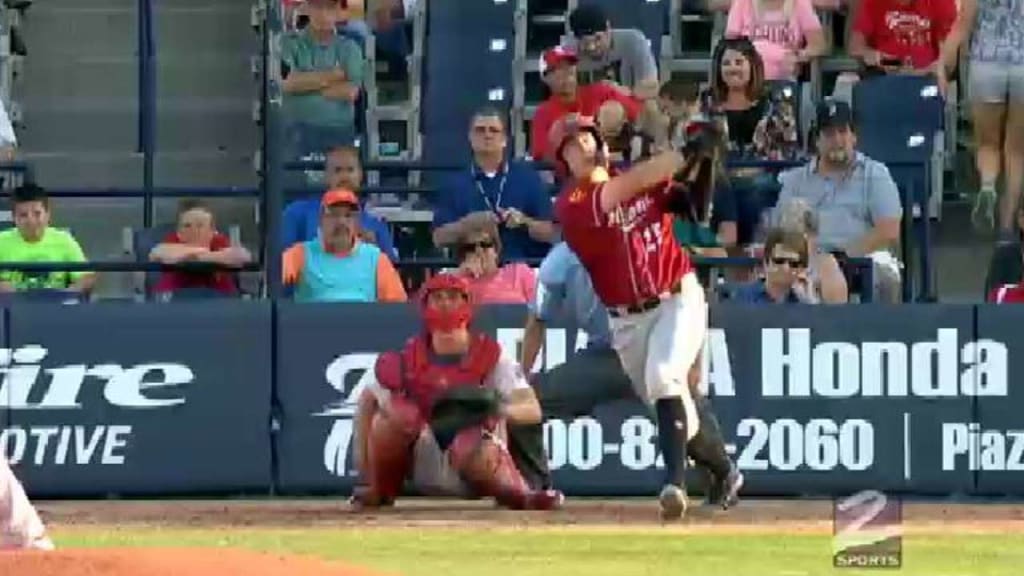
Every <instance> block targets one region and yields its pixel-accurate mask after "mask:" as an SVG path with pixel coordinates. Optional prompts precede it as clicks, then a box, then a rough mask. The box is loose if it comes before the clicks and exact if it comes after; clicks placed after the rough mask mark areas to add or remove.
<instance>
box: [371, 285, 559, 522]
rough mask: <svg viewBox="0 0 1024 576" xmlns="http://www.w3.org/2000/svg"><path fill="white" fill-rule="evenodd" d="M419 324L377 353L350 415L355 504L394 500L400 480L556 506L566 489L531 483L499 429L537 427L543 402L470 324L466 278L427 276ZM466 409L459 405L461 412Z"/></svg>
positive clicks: (441, 490)
mask: <svg viewBox="0 0 1024 576" xmlns="http://www.w3.org/2000/svg"><path fill="white" fill-rule="evenodd" d="M420 306H421V310H422V315H423V320H424V327H425V331H424V333H423V334H422V335H419V336H417V337H414V338H411V339H410V340H409V341H408V342H407V343H406V345H405V347H404V348H403V349H402V350H401V351H396V352H386V353H384V354H381V355H380V357H379V358H378V360H377V364H376V366H375V368H374V375H375V379H374V381H373V382H372V383H371V384H370V385H369V386H368V387H367V390H366V391H365V392H364V393H363V394H362V396H361V398H360V401H359V409H358V411H357V415H356V422H357V424H356V466H357V468H358V469H359V472H360V476H361V480H362V485H361V486H360V487H359V488H357V489H356V491H355V493H354V494H353V497H352V503H353V504H354V505H355V506H357V507H361V508H367V507H369V508H374V507H379V506H384V505H390V504H392V503H393V502H394V501H395V499H396V498H397V496H398V495H399V492H400V491H401V489H402V488H403V486H404V484H405V483H406V481H407V480H410V479H411V480H412V482H413V485H414V486H415V487H416V488H417V489H418V490H419V491H420V492H423V493H426V494H432V495H447V496H463V497H474V496H477V497H490V498H494V499H495V500H496V501H497V503H498V504H500V505H502V506H505V507H507V508H511V509H519V510H524V509H525V510H552V509H556V508H559V507H560V506H561V505H562V502H563V501H564V497H563V495H562V494H561V493H560V492H558V491H556V490H551V489H533V488H531V487H530V486H529V484H528V483H527V482H526V480H524V478H523V476H522V474H521V473H520V472H519V469H518V468H517V467H516V465H515V463H514V461H513V460H512V457H511V455H510V454H509V451H508V449H507V448H506V445H505V440H504V438H505V435H506V432H505V427H506V424H509V425H527V424H536V423H539V422H540V420H541V410H540V405H539V404H538V403H537V397H536V396H535V395H534V393H533V389H532V388H530V386H529V384H528V383H527V382H526V378H525V377H524V376H523V373H522V371H521V370H520V369H519V364H518V363H517V362H516V361H515V360H513V359H511V358H507V357H504V356H503V355H502V353H501V348H500V346H499V345H498V343H497V342H496V341H495V340H494V339H493V338H491V337H490V336H487V335H485V334H476V333H472V332H470V331H469V328H468V327H469V323H470V321H471V320H472V316H473V303H472V301H471V296H470V291H469V285H468V283H467V282H466V280H465V279H463V278H461V277H458V276H454V275H451V274H440V275H437V276H434V277H433V278H431V279H430V280H428V281H427V283H426V284H425V285H424V287H423V290H422V292H421V295H420ZM462 408H466V410H464V411H463V410H461V409H462Z"/></svg>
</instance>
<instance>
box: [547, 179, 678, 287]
mask: <svg viewBox="0 0 1024 576" xmlns="http://www.w3.org/2000/svg"><path fill="white" fill-rule="evenodd" d="M608 178H609V176H608V173H607V172H606V171H605V170H603V169H600V168H599V169H597V170H595V172H594V174H593V176H592V177H591V178H590V180H588V181H585V182H580V183H576V184H569V185H567V187H566V188H565V189H563V190H562V193H561V194H559V196H558V199H557V200H556V201H555V214H556V215H557V218H558V221H559V223H560V224H561V226H562V237H563V238H564V239H565V241H566V243H567V244H568V245H569V248H571V249H572V251H573V252H575V253H576V256H577V257H579V259H580V262H582V263H583V266H584V268H586V269H587V272H588V273H589V274H590V279H591V282H592V283H593V285H594V292H595V293H597V296H598V298H600V299H601V301H602V302H603V303H604V305H605V306H609V307H617V306H629V305H632V304H638V303H640V302H643V301H644V300H648V299H650V298H655V297H658V296H659V295H661V294H664V293H665V292H668V291H669V290H670V289H671V288H672V287H673V285H674V284H676V283H677V282H679V281H680V280H681V279H682V277H683V276H684V275H686V273H688V272H689V271H690V270H691V269H692V265H691V263H690V259H689V257H688V256H687V255H686V253H685V252H684V251H683V250H682V248H680V247H679V243H678V242H676V239H675V235H674V234H673V232H672V214H670V213H669V212H667V210H666V204H667V201H668V197H667V195H666V190H667V183H666V184H662V185H658V186H655V187H653V188H651V189H649V190H646V191H644V192H642V193H640V194H639V195H637V196H635V197H634V198H632V199H631V200H629V201H628V202H625V203H623V204H621V205H619V206H618V207H617V208H616V209H615V210H613V211H612V212H609V213H605V212H604V211H602V210H601V200H600V199H601V193H602V191H603V190H604V184H605V183H606V182H607V181H608Z"/></svg>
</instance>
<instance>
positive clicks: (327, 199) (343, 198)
mask: <svg viewBox="0 0 1024 576" xmlns="http://www.w3.org/2000/svg"><path fill="white" fill-rule="evenodd" d="M337 204H347V205H348V206H350V207H352V208H354V209H356V210H358V209H359V198H357V197H356V195H355V193H354V192H352V191H351V190H347V189H345V188H335V189H334V190H328V191H327V192H326V193H325V194H324V195H323V198H321V199H320V208H321V209H324V208H327V207H329V206H335V205H337Z"/></svg>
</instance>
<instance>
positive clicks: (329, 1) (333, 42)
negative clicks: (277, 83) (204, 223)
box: [281, 0, 365, 157]
mask: <svg viewBox="0 0 1024 576" xmlns="http://www.w3.org/2000/svg"><path fill="white" fill-rule="evenodd" d="M305 11H306V13H307V14H308V15H309V26H307V27H306V28H305V29H303V30H300V31H296V32H291V33H289V34H287V35H285V37H284V39H283V41H282V46H281V51H282V57H281V59H282V62H281V75H282V77H283V78H284V83H283V88H284V93H285V99H284V109H285V113H286V118H287V122H288V134H289V144H290V145H291V147H292V150H291V152H292V153H293V154H292V156H293V157H302V156H306V155H311V154H315V153H318V152H321V151H323V150H326V149H328V148H332V147H334V146H338V145H346V144H352V143H353V142H354V141H355V139H356V129H355V128H356V116H355V115H356V107H355V102H356V100H357V99H358V98H359V93H360V90H361V88H362V85H363V74H364V66H365V63H364V61H363V52H362V49H361V48H360V47H359V45H358V44H357V43H356V42H355V41H353V40H351V39H349V38H345V37H344V36H341V35H339V34H338V31H337V29H336V23H337V16H338V6H337V0H307V1H306V6H305Z"/></svg>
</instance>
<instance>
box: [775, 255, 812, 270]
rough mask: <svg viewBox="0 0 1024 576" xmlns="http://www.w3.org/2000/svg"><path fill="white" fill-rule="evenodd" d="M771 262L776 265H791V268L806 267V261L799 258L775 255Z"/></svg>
mask: <svg viewBox="0 0 1024 576" xmlns="http://www.w3.org/2000/svg"><path fill="white" fill-rule="evenodd" d="M771 263H772V264H774V265H776V266H789V267H790V268H803V267H804V261H803V260H801V259H799V258H781V257H778V256H773V257H772V258H771Z"/></svg>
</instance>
